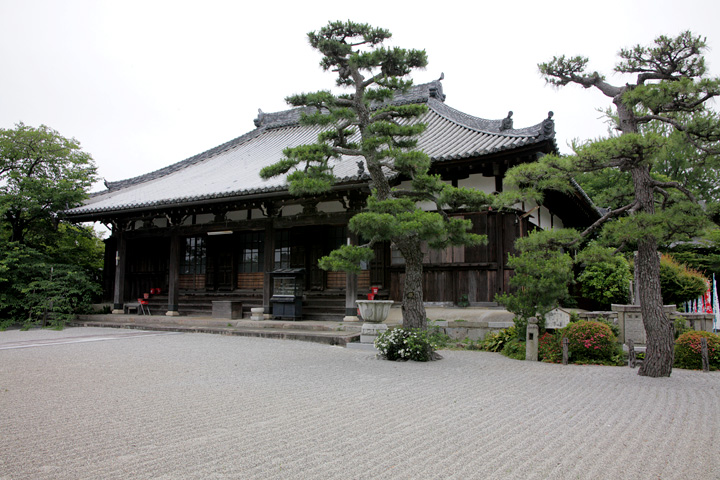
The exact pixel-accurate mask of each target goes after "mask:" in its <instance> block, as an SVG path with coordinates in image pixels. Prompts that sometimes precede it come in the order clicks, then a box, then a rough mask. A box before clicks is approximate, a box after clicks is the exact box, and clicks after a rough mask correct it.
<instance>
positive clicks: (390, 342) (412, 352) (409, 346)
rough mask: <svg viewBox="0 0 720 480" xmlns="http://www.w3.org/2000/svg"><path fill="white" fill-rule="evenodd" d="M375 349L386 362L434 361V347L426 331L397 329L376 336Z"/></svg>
mask: <svg viewBox="0 0 720 480" xmlns="http://www.w3.org/2000/svg"><path fill="white" fill-rule="evenodd" d="M375 348H377V349H378V351H379V352H380V355H381V356H382V357H383V358H385V359H386V360H414V361H416V362H427V361H429V360H433V359H434V358H433V357H434V356H433V354H434V352H435V349H436V345H435V344H433V343H432V341H431V339H430V334H429V333H428V331H427V330H421V329H415V328H403V327H398V328H393V329H388V330H386V331H385V332H382V333H381V334H380V335H378V336H377V338H376V339H375Z"/></svg>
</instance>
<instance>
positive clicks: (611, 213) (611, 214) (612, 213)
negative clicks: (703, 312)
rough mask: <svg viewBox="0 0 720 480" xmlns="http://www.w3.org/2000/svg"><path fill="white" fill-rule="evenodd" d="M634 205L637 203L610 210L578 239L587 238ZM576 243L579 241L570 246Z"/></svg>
mask: <svg viewBox="0 0 720 480" xmlns="http://www.w3.org/2000/svg"><path fill="white" fill-rule="evenodd" d="M636 205H637V202H633V203H629V204H627V205H625V206H623V207H620V208H616V209H615V210H610V211H609V212H608V213H606V214H605V215H603V216H602V217H601V218H600V219H598V220H597V221H596V222H595V223H593V224H592V225H590V226H589V227H588V228H586V229H585V230H584V231H583V232H582V233H581V234H580V237H581V238H585V237H586V236H588V235H589V234H590V233H592V232H594V231H595V230H597V229H598V228H599V227H601V226H602V225H603V224H605V222H607V221H608V220H610V219H611V218H613V217H616V216H618V215H620V214H621V213H625V212H627V211H628V210H630V209H632V208H633V207H635V206H636ZM578 241H579V240H575V241H574V242H572V243H571V244H570V245H574V244H575V243H577V242H578Z"/></svg>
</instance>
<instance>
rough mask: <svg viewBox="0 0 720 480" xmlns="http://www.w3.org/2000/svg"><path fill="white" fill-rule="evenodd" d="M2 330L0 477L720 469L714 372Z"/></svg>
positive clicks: (714, 475) (568, 475)
mask: <svg viewBox="0 0 720 480" xmlns="http://www.w3.org/2000/svg"><path fill="white" fill-rule="evenodd" d="M442 354H443V356H444V357H445V358H444V359H443V360H441V361H439V362H431V363H426V364H422V363H413V362H408V363H395V362H387V361H379V360H376V359H375V357H374V355H373V354H371V353H369V352H367V351H362V350H356V349H345V348H340V347H329V346H326V345H318V344H311V343H304V342H297V341H282V340H268V339H260V338H246V337H229V336H222V335H210V334H187V333H184V334H173V333H158V332H141V331H127V330H116V329H100V328H68V329H66V330H64V331H61V332H55V331H47V330H32V331H27V332H21V331H17V330H12V331H6V332H0V412H1V418H0V439H1V445H2V453H1V454H0V479H95V478H97V479H129V478H133V479H145V478H153V479H157V478H159V479H224V478H239V479H268V478H289V479H294V478H300V479H327V478H342V479H375V478H381V479H383V478H398V479H451V478H453V479H469V478H478V479H605V478H607V479H633V480H638V479H674V478H687V479H720V373H717V372H712V373H709V374H705V373H702V372H695V371H686V370H675V371H674V372H673V375H672V377H671V378H666V379H648V378H642V377H638V376H637V371H636V370H631V369H629V368H620V367H599V366H566V367H563V366H562V365H549V364H543V363H530V362H520V361H515V360H510V359H508V358H505V357H503V356H501V355H499V354H494V353H484V352H464V351H463V352H461V351H443V352H442Z"/></svg>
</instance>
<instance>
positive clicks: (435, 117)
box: [66, 81, 555, 217]
mask: <svg viewBox="0 0 720 480" xmlns="http://www.w3.org/2000/svg"><path fill="white" fill-rule="evenodd" d="M444 99H445V95H444V94H443V92H442V84H441V83H440V81H435V82H431V83H428V84H424V85H418V86H415V87H413V88H412V89H410V90H409V91H408V92H407V93H405V94H403V95H399V96H397V97H395V99H394V100H393V103H398V104H407V103H426V104H427V106H428V111H427V113H426V114H425V115H424V116H423V117H421V118H420V119H418V120H416V121H420V122H425V123H427V125H428V127H427V129H426V130H425V131H424V132H423V133H422V134H421V135H420V137H419V140H418V148H420V149H422V150H423V151H424V152H425V153H426V154H428V155H429V156H430V157H431V159H432V161H433V162H443V161H449V160H455V159H463V158H473V157H482V156H485V155H489V154H493V153H496V152H500V151H504V150H512V149H516V148H519V147H523V146H527V145H532V144H537V143H541V142H544V141H546V140H550V141H551V142H554V134H555V132H554V125H553V121H552V119H551V117H552V112H551V114H550V116H549V117H548V118H547V119H546V120H544V121H543V122H541V123H538V124H537V125H533V126H531V127H527V128H522V129H513V128H512V122H511V121H509V118H510V117H509V116H508V118H507V119H501V120H487V119H482V118H478V117H473V116H471V115H468V114H466V113H463V112H460V111H459V110H456V109H454V108H451V107H449V106H447V105H445V103H444ZM301 112H302V109H292V110H286V111H283V112H275V113H263V112H259V115H258V118H257V119H256V120H255V124H256V126H257V128H256V129H255V130H252V131H250V132H248V133H246V134H244V135H242V136H240V137H237V138H235V139H233V140H231V141H229V142H227V143H224V144H222V145H219V146H217V147H215V148H212V149H210V150H208V151H206V152H203V153H200V154H198V155H195V156H193V157H190V158H188V159H186V160H183V161H181V162H178V163H175V164H173V165H170V166H167V167H165V168H162V169H160V170H156V171H154V172H150V173H147V174H145V175H141V176H139V177H134V178H130V179H126V180H121V181H118V182H109V183H106V186H107V187H108V189H107V190H106V191H102V192H98V193H96V194H93V195H92V197H91V198H89V199H88V200H86V202H85V204H84V205H82V206H80V207H77V208H74V209H71V210H69V211H67V212H66V213H67V214H68V215H69V216H71V217H72V216H75V215H78V216H79V215H82V216H87V215H89V214H95V213H97V214H101V213H112V212H118V213H119V212H122V211H127V210H131V209H132V210H137V209H144V208H153V207H163V206H168V207H169V206H174V205H182V204H185V203H192V202H196V201H202V200H208V199H221V198H230V197H242V196H246V195H253V194H262V193H267V194H269V193H272V192H284V191H287V185H286V180H285V177H284V176H280V177H275V178H272V179H269V180H263V179H261V178H260V170H261V169H262V168H263V167H265V166H268V165H271V164H273V163H275V162H277V161H278V160H280V159H281V158H282V152H283V150H284V149H285V148H287V147H295V146H298V145H302V144H307V143H313V142H315V141H316V140H317V135H318V133H320V131H321V127H316V126H302V125H300V124H299V119H300V115H301ZM334 165H335V166H334V173H335V175H336V176H337V177H338V178H339V179H340V182H341V183H342V182H352V181H367V174H365V175H363V176H361V175H359V172H358V165H357V159H356V158H354V157H348V156H343V157H342V158H340V159H339V160H338V161H336V162H335V163H334Z"/></svg>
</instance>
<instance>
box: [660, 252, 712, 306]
mask: <svg viewBox="0 0 720 480" xmlns="http://www.w3.org/2000/svg"><path fill="white" fill-rule="evenodd" d="M705 282H706V280H705V277H703V276H702V274H700V273H699V272H696V271H694V270H692V269H690V268H688V267H687V266H685V265H683V264H680V263H678V262H676V261H675V260H674V259H673V258H672V257H671V256H669V255H662V256H661V257H660V288H661V291H662V297H663V302H664V303H665V304H666V305H682V304H683V303H685V302H688V301H690V300H695V299H697V298H698V297H700V296H701V295H703V294H704V293H705V291H706V290H707V284H706V283H705Z"/></svg>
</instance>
